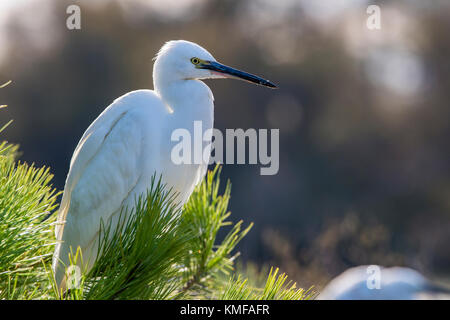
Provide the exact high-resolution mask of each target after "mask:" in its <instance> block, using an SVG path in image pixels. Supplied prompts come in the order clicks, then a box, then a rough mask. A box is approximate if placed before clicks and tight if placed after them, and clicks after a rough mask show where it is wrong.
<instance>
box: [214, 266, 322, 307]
mask: <svg viewBox="0 0 450 320" xmlns="http://www.w3.org/2000/svg"><path fill="white" fill-rule="evenodd" d="M287 278H288V277H287V275H286V274H285V273H282V274H280V275H278V268H277V269H276V270H275V271H273V269H270V273H269V276H268V278H267V281H266V284H265V286H264V288H263V289H258V288H254V287H251V286H250V285H249V284H248V279H244V280H242V278H241V276H238V278H237V279H236V280H235V279H231V280H230V281H229V283H228V285H227V286H226V288H225V289H224V290H223V292H222V294H221V295H220V296H219V297H218V299H220V300H306V299H311V298H312V297H313V296H314V293H313V292H312V288H310V289H308V290H304V289H301V288H300V289H297V288H296V284H295V283H292V282H291V281H289V282H287V283H286V281H287Z"/></svg>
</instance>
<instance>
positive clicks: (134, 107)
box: [53, 40, 276, 288]
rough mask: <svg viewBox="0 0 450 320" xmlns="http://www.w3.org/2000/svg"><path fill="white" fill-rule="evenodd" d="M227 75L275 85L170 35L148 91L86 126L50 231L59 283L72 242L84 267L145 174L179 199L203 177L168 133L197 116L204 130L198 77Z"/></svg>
mask: <svg viewBox="0 0 450 320" xmlns="http://www.w3.org/2000/svg"><path fill="white" fill-rule="evenodd" d="M227 77H233V78H238V79H243V80H246V81H249V82H253V83H256V84H260V85H263V86H267V87H271V88H276V86H275V85H274V84H273V83H271V82H270V81H268V80H264V79H262V78H260V77H257V76H255V75H252V74H249V73H246V72H243V71H239V70H236V69H233V68H231V67H228V66H225V65H223V64H220V63H218V62H217V61H216V60H215V59H214V57H213V56H212V55H211V54H210V53H209V52H208V51H206V50H205V49H204V48H202V47H200V46H199V45H197V44H195V43H192V42H189V41H184V40H178V41H169V42H167V43H166V44H165V45H164V46H163V47H162V48H161V50H160V51H159V52H158V54H157V56H156V60H155V63H154V66H153V86H154V90H137V91H132V92H129V93H127V94H125V95H123V96H121V97H119V98H118V99H116V100H115V101H114V102H113V103H112V104H111V105H109V106H108V107H107V108H106V109H105V110H104V111H103V112H102V113H101V114H100V116H99V117H98V118H97V119H96V120H95V121H94V122H93V123H92V124H91V125H90V126H89V127H88V129H87V130H86V132H85V133H84V134H83V136H82V138H81V140H80V142H79V143H78V145H77V147H76V149H75V151H74V154H73V156H72V159H71V161H70V169H69V173H68V175H67V179H66V184H65V187H64V194H63V198H62V201H61V206H60V209H59V215H58V225H57V227H56V230H55V231H56V237H57V240H58V244H57V245H56V248H55V252H54V255H53V270H54V273H55V278H56V281H57V283H58V285H59V286H60V287H61V288H65V267H64V266H67V265H69V259H68V254H69V253H70V252H71V249H72V252H75V251H76V250H77V248H78V247H80V248H81V249H82V252H83V258H84V261H85V262H86V261H87V262H88V266H87V267H88V268H90V267H92V264H93V262H94V261H95V258H96V257H95V255H96V252H97V246H98V243H97V242H98V233H99V229H100V221H101V219H103V221H104V222H108V221H114V219H116V220H117V218H118V215H119V213H120V211H121V209H122V208H124V207H128V208H133V206H134V204H135V203H134V201H135V198H136V197H137V196H139V195H140V194H143V193H144V192H145V191H146V190H147V189H148V188H149V187H150V183H151V177H152V175H154V174H155V173H156V175H157V176H160V175H161V176H162V181H163V182H164V183H166V184H167V186H168V187H172V188H173V190H174V191H176V192H177V193H178V200H179V202H180V203H181V204H182V203H184V202H185V201H186V200H187V198H188V197H189V196H190V194H191V193H192V191H193V189H194V187H195V185H196V184H197V183H198V182H199V181H201V179H202V178H203V176H204V174H205V172H206V167H207V161H205V162H204V163H203V164H189V165H188V164H186V165H184V164H182V165H175V164H174V163H173V162H172V160H171V148H172V145H171V133H172V132H173V131H174V130H175V129H179V128H183V129H188V130H190V132H192V130H193V123H194V121H202V128H203V130H207V129H211V128H212V127H213V120H214V104H213V101H214V98H213V95H212V92H211V90H210V89H209V87H208V86H207V85H206V84H205V83H203V82H202V81H200V80H199V79H208V78H227ZM205 143H206V144H207V143H208V141H206V142H205ZM209 143H210V141H209Z"/></svg>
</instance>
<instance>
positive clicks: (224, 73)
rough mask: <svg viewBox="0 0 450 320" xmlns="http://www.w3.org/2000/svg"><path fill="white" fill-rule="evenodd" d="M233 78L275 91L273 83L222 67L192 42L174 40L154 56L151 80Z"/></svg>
mask: <svg viewBox="0 0 450 320" xmlns="http://www.w3.org/2000/svg"><path fill="white" fill-rule="evenodd" d="M218 78H235V79H241V80H245V81H249V82H252V83H255V84H259V85H263V86H266V87H269V88H276V85H275V84H273V83H272V82H270V81H268V80H265V79H263V78H260V77H258V76H255V75H253V74H250V73H247V72H244V71H240V70H237V69H234V68H231V67H228V66H226V65H223V64H221V63H219V62H217V61H216V59H214V57H213V56H212V55H211V54H210V53H209V52H208V51H207V50H205V49H204V48H202V47H201V46H199V45H198V44H195V43H193V42H189V41H185V40H176V41H169V42H167V43H166V44H165V45H164V46H163V47H162V48H161V50H160V51H159V52H158V54H157V56H156V61H155V65H154V68H153V80H154V81H155V83H156V82H157V81H159V80H162V79H165V80H166V81H167V80H168V81H170V80H189V79H218Z"/></svg>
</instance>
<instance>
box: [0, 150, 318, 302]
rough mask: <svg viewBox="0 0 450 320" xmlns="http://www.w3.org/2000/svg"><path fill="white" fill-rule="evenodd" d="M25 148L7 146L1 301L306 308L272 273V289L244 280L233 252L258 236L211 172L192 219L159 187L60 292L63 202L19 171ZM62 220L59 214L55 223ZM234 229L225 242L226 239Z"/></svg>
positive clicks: (103, 233) (46, 178)
mask: <svg viewBox="0 0 450 320" xmlns="http://www.w3.org/2000/svg"><path fill="white" fill-rule="evenodd" d="M16 155H17V146H14V145H10V144H8V143H6V142H3V143H0V299H24V300H28V299H60V298H62V299H72V300H81V299H95V300H100V299H193V298H195V299H200V298H203V299H208V298H216V299H217V298H219V299H238V300H241V299H305V298H309V297H310V293H309V291H304V290H303V289H296V288H295V284H293V285H290V283H287V284H286V279H287V276H286V275H285V274H281V275H278V269H277V270H275V271H274V272H273V271H272V270H271V271H270V274H269V277H268V279H267V281H266V285H265V287H264V288H262V289H257V288H254V287H250V286H249V285H248V281H247V279H246V280H242V277H241V276H238V277H237V280H234V279H235V277H234V276H233V273H234V261H235V259H236V257H237V256H238V253H233V251H234V249H235V247H236V245H237V244H238V243H239V241H240V240H242V238H243V237H244V236H245V235H246V234H247V233H248V232H249V231H250V229H251V227H252V224H250V225H249V226H247V227H246V228H242V221H239V222H237V223H235V224H233V223H232V222H231V221H229V220H228V218H229V217H230V212H229V211H228V202H229V200H230V191H231V187H230V183H229V182H228V183H227V185H226V187H225V191H224V192H223V194H219V189H220V181H219V174H220V169H219V167H218V166H217V167H216V168H215V169H214V170H213V171H210V172H208V174H207V177H206V179H205V180H204V181H203V182H202V183H201V184H200V185H199V186H198V187H197V188H196V189H195V191H194V192H193V194H192V195H191V197H190V199H189V200H188V202H187V203H186V204H185V205H184V207H183V210H181V209H180V206H179V205H178V204H177V203H176V200H175V199H176V197H175V195H174V193H173V192H172V191H171V190H166V188H165V186H164V185H163V184H162V183H161V181H160V180H156V179H152V183H151V187H150V189H149V190H148V193H147V194H146V195H142V196H141V197H139V199H136V205H135V208H133V209H131V210H123V211H122V212H121V213H120V215H119V217H118V219H117V221H102V224H101V230H100V232H99V238H98V241H99V242H98V243H99V249H98V254H97V256H98V258H97V259H96V261H95V262H94V264H93V267H92V268H91V269H90V270H89V271H87V272H84V271H83V270H87V269H86V268H81V269H77V268H78V267H77V266H78V265H81V266H83V265H84V261H83V256H82V252H81V250H78V251H77V252H75V253H73V254H71V255H70V261H71V265H70V266H69V268H68V270H79V271H80V273H79V274H77V273H76V272H75V274H74V275H75V276H70V277H69V278H68V281H67V285H68V287H69V289H70V290H69V291H68V292H59V291H58V288H57V285H56V283H55V280H54V277H53V273H52V270H51V267H50V263H51V261H50V260H51V259H50V257H51V254H52V252H53V250H54V244H55V239H54V233H53V230H52V229H53V224H54V220H55V218H54V217H50V218H49V219H47V218H48V216H49V213H51V212H52V211H53V210H54V209H55V208H56V199H57V196H58V193H57V192H56V190H55V189H53V188H52V186H51V185H50V181H51V179H52V175H51V174H50V172H49V169H48V168H35V167H34V166H33V165H28V164H26V163H20V162H16V160H15V158H16ZM53 216H54V215H53ZM223 228H228V229H229V230H228V233H226V235H225V236H224V237H223V240H221V241H218V239H217V237H218V234H219V231H221V230H222V229H223Z"/></svg>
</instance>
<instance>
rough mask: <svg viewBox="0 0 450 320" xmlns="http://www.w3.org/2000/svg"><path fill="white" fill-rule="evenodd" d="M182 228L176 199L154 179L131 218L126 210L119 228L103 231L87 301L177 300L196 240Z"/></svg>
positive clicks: (86, 283)
mask: <svg viewBox="0 0 450 320" xmlns="http://www.w3.org/2000/svg"><path fill="white" fill-rule="evenodd" d="M180 224H181V211H180V210H179V209H178V208H177V205H176V202H175V199H174V196H173V193H171V192H168V191H166V190H165V189H164V186H163V185H162V184H161V181H160V180H159V181H156V180H155V179H153V180H152V184H151V188H150V189H149V190H148V194H147V195H146V197H141V198H140V199H138V201H137V204H136V208H135V209H133V210H131V211H130V214H127V211H126V210H124V211H123V212H122V214H121V216H120V218H119V222H118V224H117V226H114V228H112V224H111V223H109V224H108V225H107V226H106V227H105V225H102V231H101V232H100V234H101V236H100V239H99V241H100V242H99V243H100V245H99V252H98V257H99V258H98V259H97V261H96V262H95V264H94V267H93V268H92V269H91V271H90V272H89V273H88V274H87V275H86V276H85V279H84V280H83V281H84V289H85V290H84V292H85V294H83V295H82V296H83V298H85V299H168V298H173V296H174V295H175V294H176V292H177V291H178V290H179V286H180V284H179V281H177V278H179V274H180V265H181V263H182V261H183V259H184V258H185V255H186V252H187V249H188V248H187V244H188V243H189V242H190V241H191V240H192V234H190V233H189V232H185V231H184V230H183V229H182V228H180ZM86 288H87V290H86ZM72 291H73V292H75V290H72Z"/></svg>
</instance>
